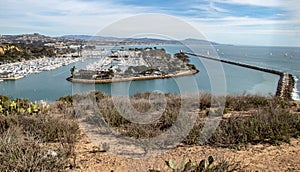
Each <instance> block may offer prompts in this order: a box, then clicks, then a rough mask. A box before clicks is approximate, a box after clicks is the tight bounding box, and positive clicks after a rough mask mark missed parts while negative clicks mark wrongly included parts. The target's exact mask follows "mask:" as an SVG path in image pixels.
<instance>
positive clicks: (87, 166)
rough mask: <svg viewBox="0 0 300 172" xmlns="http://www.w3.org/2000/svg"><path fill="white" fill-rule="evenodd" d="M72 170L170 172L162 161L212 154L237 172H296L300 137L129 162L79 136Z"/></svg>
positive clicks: (180, 151) (186, 149)
mask: <svg viewBox="0 0 300 172" xmlns="http://www.w3.org/2000/svg"><path fill="white" fill-rule="evenodd" d="M76 155H77V158H76V168H75V169H74V170H75V171H122V172H123V171H149V169H156V170H161V171H171V169H170V168H168V167H167V166H166V164H165V161H166V160H170V159H172V160H174V161H175V162H177V163H179V162H180V161H182V160H183V159H184V158H188V159H191V160H192V161H198V162H199V161H200V160H202V159H205V158H207V157H208V156H210V155H212V156H213V157H214V158H215V160H216V162H218V161H221V160H226V161H228V162H230V163H234V164H238V171H300V138H298V139H292V140H291V142H290V143H289V144H287V143H283V144H281V145H280V146H273V145H268V144H259V145H247V146H245V147H242V148H240V149H239V150H237V149H229V148H214V147H211V146H191V147H184V146H182V147H177V148H175V149H172V150H169V151H165V152H162V153H161V154H160V155H158V156H154V157H147V158H139V159H133V158H128V157H123V156H120V155H115V154H113V153H110V152H109V151H108V152H102V150H101V146H100V147H99V146H96V145H94V144H93V143H92V142H91V141H90V139H89V138H88V137H87V136H86V135H85V134H82V137H81V139H80V140H79V142H78V143H77V145H76Z"/></svg>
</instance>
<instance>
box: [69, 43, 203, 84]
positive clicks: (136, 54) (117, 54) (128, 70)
mask: <svg viewBox="0 0 300 172" xmlns="http://www.w3.org/2000/svg"><path fill="white" fill-rule="evenodd" d="M189 62H190V60H189V57H188V56H187V55H185V54H184V53H182V52H180V53H176V54H174V57H173V58H172V57H171V55H170V54H168V53H166V51H165V49H157V48H156V47H154V48H152V47H150V48H149V47H148V48H129V49H128V50H125V49H120V50H115V51H112V54H111V55H109V56H106V57H103V58H101V59H100V60H99V61H96V62H95V63H92V64H89V65H88V66H87V67H86V69H80V70H77V69H76V68H75V67H73V68H72V69H71V74H72V76H70V77H68V78H67V80H68V81H71V82H81V83H93V84H94V83H111V82H125V81H132V80H151V79H163V78H170V77H179V76H186V75H193V74H196V73H198V72H199V70H198V69H196V67H195V66H194V65H193V64H190V63H189Z"/></svg>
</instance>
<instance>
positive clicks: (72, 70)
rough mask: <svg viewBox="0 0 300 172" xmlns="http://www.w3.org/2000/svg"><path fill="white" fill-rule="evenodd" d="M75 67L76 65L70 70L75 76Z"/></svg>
mask: <svg viewBox="0 0 300 172" xmlns="http://www.w3.org/2000/svg"><path fill="white" fill-rule="evenodd" d="M75 69H76V67H75V66H73V67H72V68H71V69H70V71H71V75H72V76H73V75H74V73H75Z"/></svg>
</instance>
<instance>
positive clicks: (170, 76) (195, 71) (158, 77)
mask: <svg viewBox="0 0 300 172" xmlns="http://www.w3.org/2000/svg"><path fill="white" fill-rule="evenodd" d="M198 72H199V70H190V71H184V72H180V73H177V74H168V75H164V76H159V75H157V76H141V77H130V78H112V79H101V80H93V79H74V78H72V77H71V76H70V77H68V78H67V80H68V81H70V82H75V83H86V84H104V83H114V82H128V81H141V80H153V79H165V78H172V77H180V76H189V75H194V74H196V73H198Z"/></svg>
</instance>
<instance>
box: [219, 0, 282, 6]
mask: <svg viewBox="0 0 300 172" xmlns="http://www.w3.org/2000/svg"><path fill="white" fill-rule="evenodd" d="M214 1H215V2H220V3H228V4H240V5H253V6H265V7H278V6H279V5H280V0H263V1H262V0H214Z"/></svg>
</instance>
